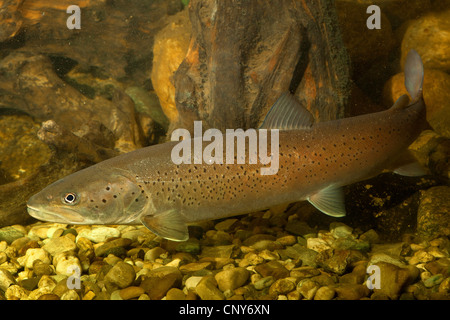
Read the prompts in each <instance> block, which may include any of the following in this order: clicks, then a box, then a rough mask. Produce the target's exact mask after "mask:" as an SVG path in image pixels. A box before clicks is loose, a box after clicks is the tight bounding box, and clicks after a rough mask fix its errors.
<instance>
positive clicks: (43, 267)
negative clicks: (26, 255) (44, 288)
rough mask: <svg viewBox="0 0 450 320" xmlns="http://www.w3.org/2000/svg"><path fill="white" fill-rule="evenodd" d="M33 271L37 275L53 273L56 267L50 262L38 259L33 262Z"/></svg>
mask: <svg viewBox="0 0 450 320" xmlns="http://www.w3.org/2000/svg"><path fill="white" fill-rule="evenodd" d="M33 272H34V274H35V275H37V276H38V277H39V276H43V275H51V274H53V273H54V272H55V270H54V267H53V266H52V265H50V264H49V263H45V262H42V261H41V260H36V261H34V263H33Z"/></svg>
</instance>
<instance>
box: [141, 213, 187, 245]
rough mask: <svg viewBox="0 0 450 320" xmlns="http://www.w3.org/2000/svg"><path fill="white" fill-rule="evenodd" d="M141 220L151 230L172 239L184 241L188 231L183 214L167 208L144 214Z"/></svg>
mask: <svg viewBox="0 0 450 320" xmlns="http://www.w3.org/2000/svg"><path fill="white" fill-rule="evenodd" d="M141 222H142V224H143V225H144V226H146V227H147V228H148V229H149V230H150V231H151V232H153V233H155V234H156V235H158V236H160V237H161V238H165V239H168V240H172V241H186V240H188V239H189V231H188V227H187V224H186V221H185V220H184V218H183V216H182V215H181V214H180V213H179V212H178V211H176V210H168V211H164V212H160V213H157V214H155V215H144V216H142V217H141Z"/></svg>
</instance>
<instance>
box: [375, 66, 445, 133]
mask: <svg viewBox="0 0 450 320" xmlns="http://www.w3.org/2000/svg"><path fill="white" fill-rule="evenodd" d="M422 59H423V57H422ZM404 79H405V76H404V73H403V72H402V73H398V74H396V75H394V76H393V77H392V78H391V79H390V80H389V81H387V82H386V84H385V86H384V89H383V102H384V104H386V105H392V103H393V102H394V101H396V99H398V98H399V97H400V96H401V95H403V94H406V93H407V91H406V88H405V85H404V81H405V80H404ZM423 81H424V82H423V97H424V100H425V105H426V108H427V121H428V123H429V124H430V125H431V127H432V128H433V130H434V131H436V132H437V133H438V134H440V135H441V136H443V137H446V138H450V129H449V126H450V116H449V113H450V102H449V99H450V93H449V88H450V75H449V74H447V73H445V72H444V71H440V70H433V69H426V71H425V75H424V80H423Z"/></svg>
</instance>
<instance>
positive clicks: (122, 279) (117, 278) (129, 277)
mask: <svg viewBox="0 0 450 320" xmlns="http://www.w3.org/2000/svg"><path fill="white" fill-rule="evenodd" d="M135 278H136V272H135V271H134V268H133V266H132V265H130V264H128V263H125V262H118V263H116V264H115V265H114V266H113V267H112V268H111V270H109V272H108V273H107V274H106V276H105V281H107V282H109V283H110V284H112V285H114V286H116V287H119V288H120V289H123V288H126V287H128V286H130V285H131V284H132V283H133V281H134V279H135Z"/></svg>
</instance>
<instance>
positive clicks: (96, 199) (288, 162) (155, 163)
mask: <svg viewBox="0 0 450 320" xmlns="http://www.w3.org/2000/svg"><path fill="white" fill-rule="evenodd" d="M422 82H423V66H422V62H421V59H420V57H419V55H418V54H417V53H416V52H415V51H411V52H410V53H409V55H408V58H407V62H406V64H405V85H406V87H407V89H408V92H409V94H410V96H411V97H412V101H411V102H409V99H408V97H407V96H402V97H400V98H399V99H398V100H397V102H396V103H395V104H394V106H393V107H391V108H390V109H389V110H386V111H382V112H377V113H372V114H367V115H362V116H357V117H352V118H346V119H341V120H335V121H328V122H322V123H316V124H314V123H313V121H312V120H313V118H312V116H311V115H310V114H309V113H308V111H307V110H306V109H304V108H303V107H302V106H300V105H299V104H298V103H297V102H296V100H295V99H294V98H293V97H292V96H290V95H289V94H284V95H282V96H281V97H280V98H279V99H278V100H277V102H276V103H275V104H274V106H273V107H272V108H271V110H270V111H269V113H268V115H267V116H266V119H265V121H264V123H263V124H262V126H261V128H260V129H279V131H278V132H279V169H278V172H277V173H276V174H273V175H262V174H261V169H262V167H263V166H264V165H262V164H261V163H256V164H248V163H247V164H236V163H235V164H226V163H224V164H207V163H201V164H175V163H174V162H173V161H172V158H171V152H172V150H173V148H174V146H175V145H176V144H177V143H178V142H168V143H164V144H160V145H155V146H150V147H146V148H143V149H139V150H136V151H133V152H130V153H127V154H124V155H120V156H118V157H115V158H112V159H109V160H106V161H103V162H101V163H98V164H96V165H94V166H92V167H89V168H86V169H83V170H81V171H79V172H76V173H74V174H72V175H69V176H67V177H65V178H63V179H61V180H59V181H57V182H55V183H53V184H51V185H50V186H48V187H46V188H45V189H43V190H42V191H41V192H39V193H38V194H36V195H34V196H33V197H31V198H30V200H29V202H28V212H29V214H30V215H31V216H33V217H35V218H37V219H41V220H45V221H53V222H62V223H69V224H127V223H135V222H137V221H139V222H141V223H143V224H144V225H145V226H146V227H147V228H149V229H150V230H151V231H153V232H154V233H156V234H157V235H159V236H161V237H164V238H167V239H171V240H176V241H183V240H186V239H188V236H189V234H188V228H187V225H188V224H191V223H195V222H198V221H204V220H211V219H219V218H224V217H229V216H233V215H238V214H243V213H248V212H253V211H257V210H262V209H265V208H268V207H271V206H275V205H280V204H287V203H291V202H296V201H300V200H308V201H309V202H311V203H312V204H313V205H314V206H315V207H316V208H318V209H319V210H320V211H322V212H324V213H326V214H328V215H331V216H335V217H341V216H344V215H345V206H344V198H343V192H342V189H341V187H342V186H344V185H347V184H350V183H353V182H356V181H360V180H363V179H366V178H369V177H372V176H375V175H377V174H379V173H380V172H381V171H382V170H383V169H386V168H391V169H394V168H396V170H394V171H395V172H397V173H400V174H405V175H420V174H423V170H421V168H420V167H418V165H417V163H415V162H414V160H413V159H412V158H411V157H410V156H409V155H408V154H407V151H406V150H407V147H408V146H409V145H410V144H411V143H412V142H413V141H414V140H415V139H416V138H417V137H418V135H419V134H420V132H421V131H422V130H423V128H424V126H425V124H426V120H425V118H426V115H425V105H424V102H423V99H422ZM268 145H269V147H268V148H267V149H269V150H270V145H271V144H270V142H269V143H268ZM247 148H248V146H247ZM247 151H248V150H247Z"/></svg>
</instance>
